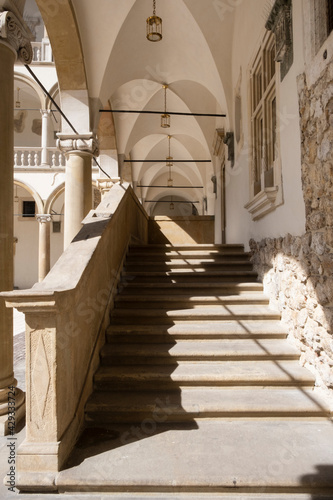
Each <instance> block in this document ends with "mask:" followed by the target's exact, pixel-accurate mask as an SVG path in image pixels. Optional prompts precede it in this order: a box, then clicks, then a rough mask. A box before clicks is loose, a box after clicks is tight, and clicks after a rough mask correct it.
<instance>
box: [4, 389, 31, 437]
mask: <svg viewBox="0 0 333 500" xmlns="http://www.w3.org/2000/svg"><path fill="white" fill-rule="evenodd" d="M7 392H8V391H7ZM10 407H11V406H10V405H9V408H10ZM13 408H14V407H13ZM24 417H25V393H24V392H23V391H21V389H18V388H17V387H16V388H15V410H14V409H13V413H8V410H7V411H6V413H5V414H4V415H0V436H7V435H9V434H12V435H14V434H15V428H16V427H17V425H18V424H19V423H20V422H21V420H22V419H23V418H24Z"/></svg>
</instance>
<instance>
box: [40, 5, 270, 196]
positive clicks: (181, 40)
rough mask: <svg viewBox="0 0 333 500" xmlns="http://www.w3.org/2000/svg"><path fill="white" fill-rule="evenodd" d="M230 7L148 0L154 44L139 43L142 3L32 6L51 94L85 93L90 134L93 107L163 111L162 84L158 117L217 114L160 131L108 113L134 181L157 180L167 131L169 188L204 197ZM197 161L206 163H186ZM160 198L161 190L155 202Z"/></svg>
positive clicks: (151, 119)
mask: <svg viewBox="0 0 333 500" xmlns="http://www.w3.org/2000/svg"><path fill="white" fill-rule="evenodd" d="M247 1H248V0H247ZM250 1H253V0H250ZM257 1H258V0H257ZM237 3H239V2H238V0H237V2H235V1H234V0H233V1H230V2H222V1H221V0H167V1H166V0H157V2H156V14H157V15H158V16H160V17H161V18H162V20H163V39H162V40H161V41H160V42H157V43H152V42H150V41H148V40H147V39H146V18H147V17H148V16H150V15H152V11H153V2H152V0H121V1H119V0H97V1H96V2H91V0H61V2H60V1H59V2H52V1H51V2H44V1H43V0H37V4H38V6H39V9H40V11H41V13H42V16H43V19H44V22H45V24H46V27H47V30H48V34H49V37H50V40H51V44H52V48H53V53H54V58H55V63H56V67H57V71H58V77H59V83H60V88H61V90H66V91H75V90H78V91H82V90H83V89H85V90H86V91H87V95H88V98H89V103H90V122H91V123H92V124H94V127H95V128H96V129H97V125H98V121H99V119H100V116H101V113H100V112H99V110H100V109H103V108H108V107H109V106H111V109H131V110H137V111H142V110H146V111H147V110H158V111H159V110H163V108H164V91H163V89H162V85H163V84H168V86H169V88H168V89H167V109H168V111H178V112H185V113H211V114H226V118H220V117H219V118H216V117H197V116H171V127H170V128H168V129H165V128H161V126H160V117H159V115H152V114H139V113H138V114H116V113H114V114H113V120H114V129H115V138H116V148H117V151H118V154H120V155H125V157H126V158H127V159H129V158H131V159H132V160H136V162H135V163H132V164H131V165H132V179H133V181H134V182H139V183H141V184H144V185H151V186H153V185H154V184H155V185H157V184H158V183H159V184H161V185H162V184H165V183H166V180H167V167H166V166H165V163H156V162H155V161H153V160H159V159H165V157H166V156H167V155H168V139H167V136H168V135H170V136H171V137H172V139H171V155H172V156H173V158H174V159H179V160H183V162H180V163H177V164H175V165H174V166H173V177H174V179H175V183H177V184H179V185H185V186H187V185H188V186H191V185H192V186H204V189H203V191H197V192H196V191H195V190H193V193H194V194H193V195H192V198H193V197H194V198H198V197H200V196H201V197H202V195H203V194H204V195H206V196H207V195H208V196H209V195H210V196H212V189H213V187H212V183H211V182H210V179H211V177H212V176H213V175H214V170H215V168H216V166H215V163H214V161H215V159H214V157H213V155H212V147H213V139H214V133H215V130H216V129H217V128H222V127H224V128H225V129H228V128H229V127H230V126H231V123H230V119H229V117H230V112H231V109H232V86H231V70H232V61H231V55H232V50H231V49H232V43H233V37H234V24H235V23H234V16H235V12H236V10H237V8H236V7H237ZM259 3H262V0H259ZM198 159H201V160H210V161H207V162H206V163H195V162H193V161H192V162H189V161H186V160H198ZM138 160H152V161H151V162H149V163H148V162H147V161H146V162H144V163H140V162H137V161H138ZM188 192H189V191H187V192H186V196H185V197H187V198H188ZM154 193H155V192H154ZM154 193H150V192H149V188H145V190H144V193H143V195H142V196H143V197H144V198H146V199H149V198H150V197H151V195H152V194H154ZM165 194H167V190H165V191H164V192H163V193H160V194H159V196H162V195H163V196H164V195H165ZM178 194H180V193H178Z"/></svg>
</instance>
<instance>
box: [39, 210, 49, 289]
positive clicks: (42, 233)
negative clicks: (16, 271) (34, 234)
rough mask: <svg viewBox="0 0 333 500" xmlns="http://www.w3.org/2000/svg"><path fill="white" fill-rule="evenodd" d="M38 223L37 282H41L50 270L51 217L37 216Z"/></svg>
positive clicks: (47, 215) (46, 215) (45, 215)
mask: <svg viewBox="0 0 333 500" xmlns="http://www.w3.org/2000/svg"><path fill="white" fill-rule="evenodd" d="M36 219H37V220H38V222H39V247H38V281H43V279H44V278H45V276H46V275H47V273H48V272H49V270H50V222H51V221H52V215H50V214H37V215H36Z"/></svg>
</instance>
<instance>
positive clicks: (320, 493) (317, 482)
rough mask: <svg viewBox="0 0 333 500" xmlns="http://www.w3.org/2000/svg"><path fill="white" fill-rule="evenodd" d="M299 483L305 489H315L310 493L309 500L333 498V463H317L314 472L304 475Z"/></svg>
mask: <svg viewBox="0 0 333 500" xmlns="http://www.w3.org/2000/svg"><path fill="white" fill-rule="evenodd" d="M301 483H302V485H303V487H305V488H306V489H307V490H308V489H310V490H316V491H315V492H313V493H311V500H329V499H333V465H328V464H327V465H326V464H323V465H317V466H316V472H315V473H314V474H307V475H304V476H303V477H302V478H301Z"/></svg>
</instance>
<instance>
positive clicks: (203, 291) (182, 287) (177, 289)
mask: <svg viewBox="0 0 333 500" xmlns="http://www.w3.org/2000/svg"><path fill="white" fill-rule="evenodd" d="M262 291H263V286H262V284H261V283H258V282H252V283H241V282H240V283H230V282H228V283H222V282H220V283H191V282H190V283H170V282H164V283H161V282H157V283H149V282H148V283H135V282H132V281H130V280H128V281H127V282H123V283H121V284H120V286H119V292H121V296H124V295H127V294H137V295H136V296H141V295H142V294H151V293H153V294H154V295H156V294H158V295H167V296H171V293H172V296H173V295H176V294H183V295H185V294H187V295H191V296H195V295H210V296H215V295H218V296H220V295H224V296H225V295H241V294H244V293H246V294H250V293H253V292H255V293H258V292H262ZM138 292H139V293H138Z"/></svg>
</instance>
